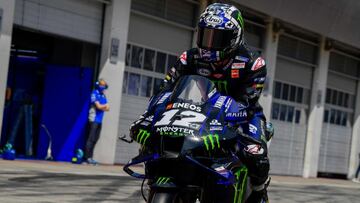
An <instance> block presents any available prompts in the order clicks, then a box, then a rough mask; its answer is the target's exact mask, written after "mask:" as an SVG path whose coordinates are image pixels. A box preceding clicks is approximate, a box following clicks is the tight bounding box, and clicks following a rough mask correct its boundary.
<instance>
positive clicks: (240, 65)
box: [231, 62, 245, 69]
mask: <svg viewBox="0 0 360 203" xmlns="http://www.w3.org/2000/svg"><path fill="white" fill-rule="evenodd" d="M242 68H245V63H244V62H242V63H233V64H232V65H231V69H242Z"/></svg>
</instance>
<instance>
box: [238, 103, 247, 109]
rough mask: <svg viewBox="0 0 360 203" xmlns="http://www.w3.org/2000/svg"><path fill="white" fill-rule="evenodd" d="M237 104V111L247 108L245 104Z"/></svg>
mask: <svg viewBox="0 0 360 203" xmlns="http://www.w3.org/2000/svg"><path fill="white" fill-rule="evenodd" d="M237 104H238V107H239V109H245V108H247V107H248V106H246V105H245V104H243V103H241V102H238V103H237Z"/></svg>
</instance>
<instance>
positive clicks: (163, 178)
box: [156, 177, 170, 184]
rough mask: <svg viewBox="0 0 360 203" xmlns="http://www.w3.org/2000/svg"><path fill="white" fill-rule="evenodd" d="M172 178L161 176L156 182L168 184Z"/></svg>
mask: <svg viewBox="0 0 360 203" xmlns="http://www.w3.org/2000/svg"><path fill="white" fill-rule="evenodd" d="M169 180H170V178H169V177H159V178H158V179H157V181H156V184H166V183H168V182H169Z"/></svg>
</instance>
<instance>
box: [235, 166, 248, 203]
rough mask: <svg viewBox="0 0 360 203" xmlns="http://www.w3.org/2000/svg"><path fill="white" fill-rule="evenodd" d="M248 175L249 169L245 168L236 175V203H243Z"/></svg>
mask: <svg viewBox="0 0 360 203" xmlns="http://www.w3.org/2000/svg"><path fill="white" fill-rule="evenodd" d="M247 173H248V169H247V168H246V167H245V166H244V167H242V168H241V169H240V170H238V171H237V172H236V173H235V177H236V184H235V185H234V188H235V196H234V203H241V202H242V199H243V196H244V189H245V185H246V181H247ZM240 181H241V183H240Z"/></svg>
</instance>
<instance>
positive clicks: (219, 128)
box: [210, 126, 223, 131]
mask: <svg viewBox="0 0 360 203" xmlns="http://www.w3.org/2000/svg"><path fill="white" fill-rule="evenodd" d="M222 130H223V127H222V126H210V131H222Z"/></svg>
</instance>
